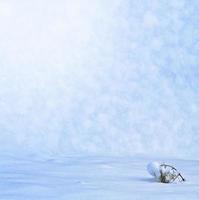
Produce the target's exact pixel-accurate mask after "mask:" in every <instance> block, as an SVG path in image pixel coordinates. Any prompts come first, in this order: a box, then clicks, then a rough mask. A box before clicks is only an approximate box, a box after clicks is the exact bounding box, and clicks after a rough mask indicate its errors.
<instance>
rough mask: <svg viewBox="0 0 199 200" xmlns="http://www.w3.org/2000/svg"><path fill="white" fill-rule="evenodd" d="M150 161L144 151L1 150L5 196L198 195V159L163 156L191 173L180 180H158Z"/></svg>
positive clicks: (73, 199)
mask: <svg viewBox="0 0 199 200" xmlns="http://www.w3.org/2000/svg"><path fill="white" fill-rule="evenodd" d="M149 161H151V158H150V159H149V158H145V157H141V156H140V157H102V156H78V155H71V156H66V157H56V158H51V159H49V158H48V159H47V158H44V157H43V158H42V157H40V158H38V157H37V158H35V157H29V158H25V157H24V158H22V157H21V158H16V157H13V156H8V155H6V156H1V157H0V199H3V200H31V199H35V200H36V199H37V200H39V199H42V200H48V199H49V200H50V199H56V200H80V199H81V200H94V199H99V200H103V199H104V200H112V199H118V200H127V199H129V200H130V199H131V200H132V199H138V200H139V199H161V200H162V199H180V200H182V199H198V197H199V161H189V160H164V161H165V162H167V163H170V164H173V165H175V166H176V167H177V168H178V169H179V171H180V172H182V174H183V175H184V176H185V177H186V179H187V181H186V182H185V183H179V184H162V183H157V182H155V181H154V180H153V178H152V177H150V175H149V174H148V173H147V171H146V165H147V163H148V162H149Z"/></svg>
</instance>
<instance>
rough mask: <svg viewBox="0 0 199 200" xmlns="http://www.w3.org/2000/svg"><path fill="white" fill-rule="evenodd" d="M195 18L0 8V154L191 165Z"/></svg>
mask: <svg viewBox="0 0 199 200" xmlns="http://www.w3.org/2000/svg"><path fill="white" fill-rule="evenodd" d="M198 10H199V4H198V1H197V0H162V1H159V0H140V1H137V0H109V1H107V0H84V1H81V0H59V1H54V0H42V1H40V0H29V1H26V0H19V1H15V0H1V1H0V28H1V31H0V44H1V48H0V151H1V152H2V153H11V154H12V153H13V154H16V155H17V154H18V155H20V154H21V153H23V154H28V155H29V154H30V155H36V154H37V155H64V154H66V153H67V154H69V153H83V154H84V153H85V154H93V155H136V154H146V155H153V154H155V155H156V154H160V155H165V156H174V157H179V158H180V157H181V158H193V159H197V157H198V155H199V146H198V143H199V134H198V130H199V121H198V120H199V79H198V76H199V67H198V66H199V57H198V55H199V54H198V53H199V42H198V35H199V23H198V22H199V14H198ZM33 187H34V186H33ZM41 187H42V186H41ZM160 187H161V186H160ZM41 189H42V188H41ZM44 190H45V189H44ZM18 192H19V191H18Z"/></svg>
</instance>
